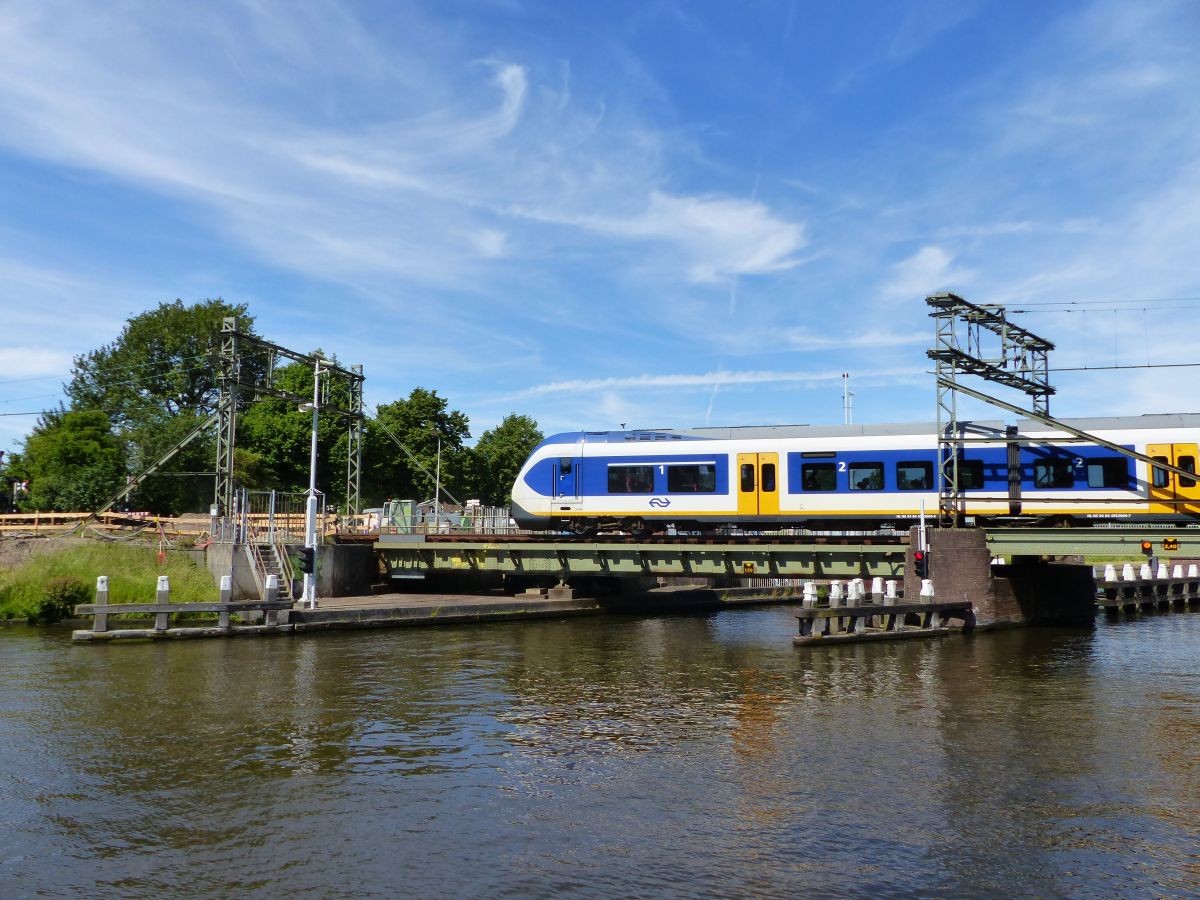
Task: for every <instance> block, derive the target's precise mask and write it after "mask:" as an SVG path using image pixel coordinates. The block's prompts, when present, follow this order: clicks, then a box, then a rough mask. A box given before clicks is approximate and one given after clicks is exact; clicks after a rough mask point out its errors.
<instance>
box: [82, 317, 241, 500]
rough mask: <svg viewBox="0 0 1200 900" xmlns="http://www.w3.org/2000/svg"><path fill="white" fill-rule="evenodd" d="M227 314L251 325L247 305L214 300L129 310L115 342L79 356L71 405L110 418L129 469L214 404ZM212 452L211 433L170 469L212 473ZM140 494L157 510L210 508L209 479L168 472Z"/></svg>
mask: <svg viewBox="0 0 1200 900" xmlns="http://www.w3.org/2000/svg"><path fill="white" fill-rule="evenodd" d="M226 316H236V317H238V319H239V323H238V324H239V328H240V329H241V330H242V331H246V332H248V331H252V329H253V318H252V317H251V316H250V315H249V314H248V312H247V308H246V307H245V306H244V305H241V304H230V303H226V302H225V301H224V300H220V299H216V300H204V301H201V302H199V303H195V304H192V305H191V306H185V305H184V303H183V301H182V300H175V301H174V302H173V303H161V304H159V306H158V307H157V308H156V309H152V310H149V311H147V312H144V313H141V314H140V315H136V316H132V317H131V318H130V319H129V320H128V321H127V322H126V323H125V327H124V328H123V329H122V330H121V334H120V336H119V337H118V338H117V339H116V340H115V341H113V342H112V343H111V344H107V345H105V346H103V347H101V348H99V349H98V350H93V351H92V352H91V353H88V354H86V355H83V356H77V357H76V358H75V362H74V365H73V367H72V376H71V381H70V382H69V383H68V384H67V386H66V393H67V396H68V397H69V398H70V401H71V409H72V410H99V411H102V412H103V413H104V415H106V416H107V417H108V419H109V421H110V422H111V423H112V428H113V431H114V432H115V434H116V435H117V436H118V438H119V439H120V440H121V442H123V444H124V446H125V450H126V453H125V460H124V462H125V464H126V466H127V468H128V470H129V472H130V473H136V472H140V471H142V470H143V469H144V468H145V467H146V466H148V465H150V464H151V463H153V462H154V461H155V460H156V459H158V458H159V457H160V456H162V455H163V454H164V453H165V452H167V451H168V450H169V449H170V448H171V447H172V446H174V445H175V444H176V443H178V441H179V440H181V439H182V438H183V437H184V436H185V435H187V433H188V432H190V431H191V430H192V429H193V428H195V427H196V426H197V425H198V424H200V423H201V422H202V421H204V419H205V418H206V417H207V416H209V415H210V414H211V413H212V412H213V411H214V410H215V409H216V407H217V403H218V401H219V396H220V386H219V384H218V382H217V367H216V366H215V365H214V359H215V357H216V356H217V354H218V352H219V349H220V341H221V320H222V319H223V318H225V317H226ZM261 368H262V363H261V362H258V361H255V360H253V359H247V361H246V365H245V367H244V371H243V379H244V380H250V379H251V378H253V377H254V374H255V372H256V371H257V370H259V369H261ZM214 455H215V446H214V438H213V437H212V436H208V435H206V436H204V437H202V438H198V439H196V440H194V441H192V442H191V443H190V444H189V445H188V446H187V447H185V448H184V449H183V450H182V451H181V452H180V453H179V454H178V455H177V456H176V457H175V458H174V459H173V460H172V461H171V462H170V463H169V464H168V466H167V470H166V471H167V473H169V472H172V471H174V472H210V471H212V469H213V465H214ZM136 497H137V503H138V505H139V506H142V507H144V508H146V509H150V510H154V511H156V512H181V511H183V510H194V509H206V508H207V507H208V503H209V502H210V500H211V497H212V478H211V476H209V477H204V476H181V477H172V476H171V475H169V474H166V473H164V474H162V475H156V476H152V477H151V478H150V479H148V480H147V481H146V482H144V483H143V484H142V486H141V487H140V488H139V489H138V493H137V495H136ZM103 499H106V498H102V500H103ZM81 508H82V507H81Z"/></svg>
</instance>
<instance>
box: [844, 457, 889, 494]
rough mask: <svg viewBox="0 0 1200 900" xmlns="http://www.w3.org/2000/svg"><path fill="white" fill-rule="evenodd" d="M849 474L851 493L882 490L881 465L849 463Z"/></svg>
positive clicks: (876, 463)
mask: <svg viewBox="0 0 1200 900" xmlns="http://www.w3.org/2000/svg"><path fill="white" fill-rule="evenodd" d="M849 474H850V490H852V491H882V490H883V463H880V462H864V463H851V464H850V470H849Z"/></svg>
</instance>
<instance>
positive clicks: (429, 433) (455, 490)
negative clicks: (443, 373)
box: [363, 387, 478, 503]
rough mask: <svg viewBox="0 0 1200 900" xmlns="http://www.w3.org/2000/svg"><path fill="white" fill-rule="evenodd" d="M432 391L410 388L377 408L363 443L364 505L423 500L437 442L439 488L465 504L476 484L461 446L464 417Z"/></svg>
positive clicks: (428, 493)
mask: <svg viewBox="0 0 1200 900" xmlns="http://www.w3.org/2000/svg"><path fill="white" fill-rule="evenodd" d="M448 407H449V403H448V401H447V400H446V399H445V398H444V397H439V396H438V393H437V391H431V390H427V389H426V388H423V387H418V388H413V390H412V393H410V394H409V395H408V397H407V399H403V400H396V401H394V402H392V403H387V404H384V405H381V406H379V407H378V408H377V409H376V412H375V423H378V424H375V423H369V424H368V427H367V432H366V436H365V437H364V440H363V463H364V466H363V468H364V480H363V496H364V498H366V499H368V501H369V502H370V503H378V502H380V501H381V500H383V499H385V498H388V497H393V498H409V499H414V500H428V499H430V498H432V497H433V493H434V475H435V474H436V472H437V466H438V437H439V435H440V437H441V473H442V480H441V484H442V488H443V489H444V490H449V491H450V493H451V494H453V495H454V496H456V497H458V499H460V500H465V499H466V496H465V495H466V494H467V493H469V492H471V491H472V489H473V488H474V487H475V485H476V484H477V482H478V477H477V473H476V471H475V457H474V454H472V453H471V452H470V451H469V450H467V448H465V447H464V446H463V442H464V441H465V440H466V439H467V438H469V437H470V436H471V431H470V423H469V420H468V419H467V417H466V415H465V414H463V413H461V412H458V411H457V410H451V409H449V408H448ZM379 425H382V426H384V427H386V429H387V430H388V431H390V432H391V433H392V434H394V435H395V436H396V438H397V439H398V440H399V441H400V442H401V443H403V444H404V446H405V447H407V448H408V450H409V452H410V453H412V454H413V456H415V457H416V458H417V459H418V460H420V462H421V463H422V465H423V466H424V467H425V469H426V470H428V473H429V474H427V473H426V472H422V471H421V470H420V468H419V467H417V466H415V465H414V464H413V463H412V462H411V461H410V460H409V458H408V456H407V454H405V452H404V451H403V450H401V449H400V448H399V447H398V446H396V444H395V442H394V441H393V440H392V439H391V438H390V437H388V435H387V433H386V432H385V431H384V428H381V427H379Z"/></svg>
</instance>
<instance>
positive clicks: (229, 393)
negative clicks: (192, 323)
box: [213, 317, 241, 516]
mask: <svg viewBox="0 0 1200 900" xmlns="http://www.w3.org/2000/svg"><path fill="white" fill-rule="evenodd" d="M238 337H239V334H238V330H237V319H236V318H233V317H226V318H224V319H222V320H221V355H220V357H219V359H218V361H217V367H218V369H217V387H218V388H219V391H220V393H219V395H218V401H217V466H216V473H217V477H216V484H215V485H214V488H213V506H214V507H216V515H217V516H227V515H230V512H231V511H232V509H233V448H234V444H235V443H236V437H237V395H238V384H239V382H240V381H241V371H240V370H241V359H240V356H239V354H238Z"/></svg>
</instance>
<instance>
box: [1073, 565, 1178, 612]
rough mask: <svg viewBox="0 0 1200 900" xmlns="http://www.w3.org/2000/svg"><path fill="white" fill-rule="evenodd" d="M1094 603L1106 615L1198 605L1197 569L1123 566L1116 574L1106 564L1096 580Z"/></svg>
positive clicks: (1111, 567) (1164, 566) (1113, 567)
mask: <svg viewBox="0 0 1200 900" xmlns="http://www.w3.org/2000/svg"><path fill="white" fill-rule="evenodd" d="M1096 602H1097V603H1098V604H1099V605H1100V607H1101V608H1102V609H1103V610H1104V611H1105V613H1107V614H1108V615H1109V616H1119V615H1120V614H1121V613H1127V614H1130V613H1136V612H1138V611H1150V610H1155V609H1170V608H1171V607H1183V606H1190V605H1193V604H1197V603H1200V566H1197V564H1196V563H1188V564H1186V565H1185V564H1184V563H1174V564H1172V565H1171V566H1170V567H1168V566H1167V564H1166V563H1159V564H1157V565H1151V564H1150V563H1142V564H1141V565H1140V566H1137V565H1134V564H1133V563H1125V564H1124V565H1122V566H1121V571H1120V574H1119V575H1118V573H1117V566H1116V565H1107V566H1105V567H1104V573H1103V575H1102V576H1101V577H1098V578H1097V579H1096Z"/></svg>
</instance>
